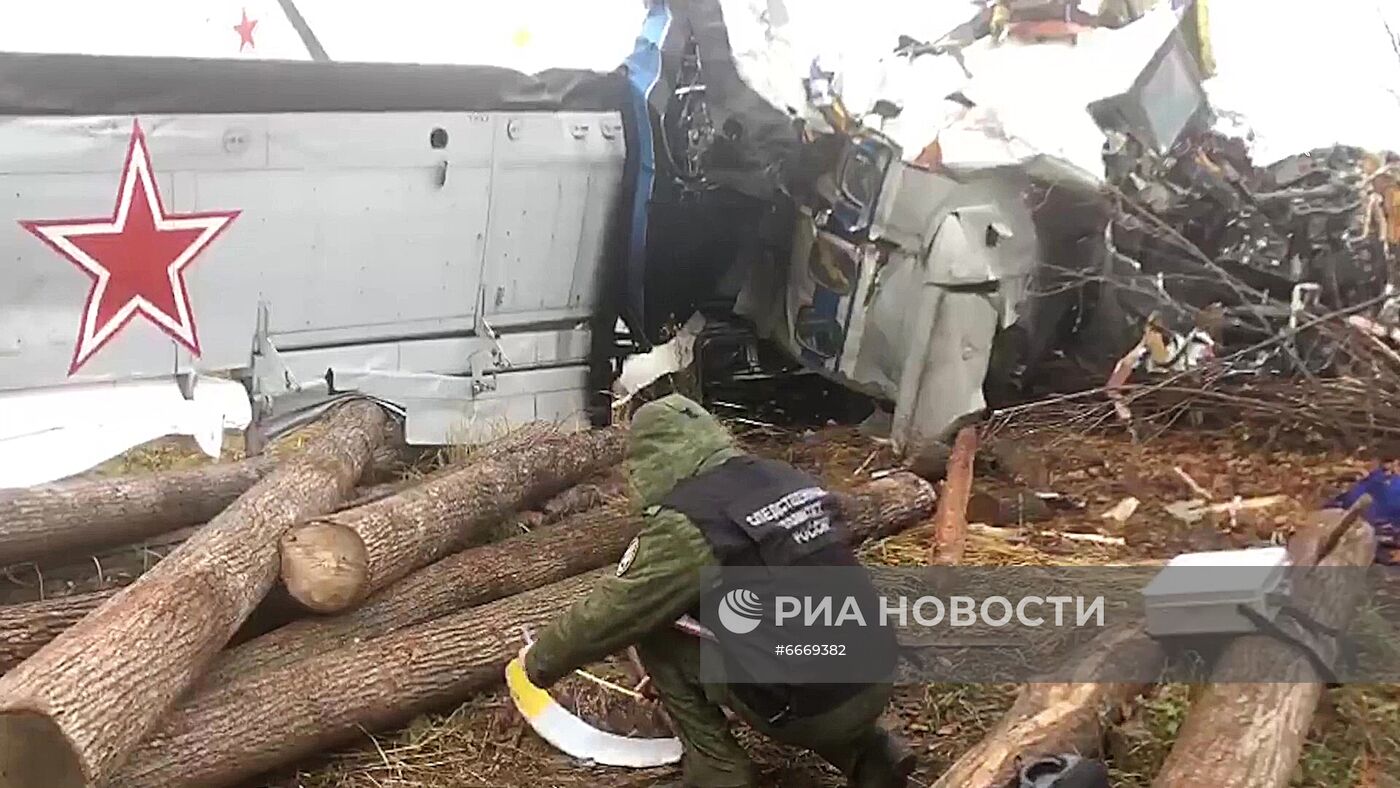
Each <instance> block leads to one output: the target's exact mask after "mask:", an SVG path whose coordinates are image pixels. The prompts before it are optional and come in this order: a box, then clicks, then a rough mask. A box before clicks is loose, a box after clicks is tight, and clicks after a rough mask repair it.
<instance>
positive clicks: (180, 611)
mask: <svg viewBox="0 0 1400 788" xmlns="http://www.w3.org/2000/svg"><path fill="white" fill-rule="evenodd" d="M323 421H324V423H323V424H322V425H318V428H319V427H324V429H318V433H319V434H317V435H316V436H315V437H313V438H312V439H311V440H309V441H308V442H307V443H306V444H305V445H304V446H303V447H302V448H301V449H300V451H299V452H297V453H292V454H289V455H288V454H284V455H280V456H278V457H276V458H260V459H252V460H246V461H242V462H238V463H229V464H225V465H218V466H211V467H209V468H206V469H202V470H191V471H179V472H164V473H154V474H151V475H149V476H147V477H132V478H124V479H117V480H107V481H102V480H84V481H74V482H61V483H57V484H54V485H46V486H44V487H41V488H34V489H30V490H23V491H12V492H7V493H4V494H3V497H0V555H4V556H7V557H9V558H12V559H15V560H23V561H30V560H36V561H39V562H43V561H49V560H57V561H59V562H60V563H59V564H57V565H49V564H42V563H41V564H40V565H41V566H42V567H43V568H46V569H47V570H48V577H49V579H50V582H51V583H52V582H53V578H54V577H55V576H61V575H63V573H64V571H65V570H64V569H63V566H64V564H62V563H61V562H63V561H68V562H72V565H73V566H74V567H76V566H77V565H78V564H79V563H80V562H81V561H83V560H85V558H80V556H84V553H86V554H87V555H88V556H91V555H95V554H98V553H99V552H100V551H102V550H108V549H110V548H111V547H112V546H113V545H115V544H118V543H121V542H123V540H124V541H125V543H126V544H127V545H128V549H129V550H130V551H131V555H139V556H140V559H139V561H134V560H133V559H132V558H131V555H128V556H126V557H124V558H123V557H121V554H120V553H111V554H105V553H104V554H103V555H104V559H103V560H105V561H106V565H107V566H109V567H114V566H117V565H120V566H122V567H123V571H122V572H120V573H116V572H109V573H108V574H112V575H115V576H119V577H120V578H121V579H119V580H117V581H116V582H110V583H108V584H105V585H104V587H100V588H97V589H95V590H91V591H86V592H82V593H74V594H70V595H66V596H57V597H45V598H35V599H30V600H26V601H23V602H21V603H18V604H10V605H0V673H2V674H3V675H0V787H3V788H31V787H38V786H42V787H43V788H68V787H69V786H123V788H125V787H127V786H133V787H134V786H162V787H163V788H168V787H170V786H221V785H235V784H238V783H239V782H240V781H243V780H246V779H248V778H250V777H253V776H255V775H257V774H258V773H260V772H262V771H265V770H267V769H269V768H273V767H276V766H279V765H283V764H286V763H288V762H291V761H294V760H295V759H297V758H300V757H304V756H306V755H309V754H313V753H316V752H318V751H321V750H324V749H325V748H327V747H332V746H335V745H338V744H342V743H345V742H347V741H349V740H353V739H354V738H355V737H357V736H359V735H362V733H361V732H362V731H363V730H367V729H368V730H373V729H379V728H384V727H386V726H390V725H394V724H397V723H401V722H403V721H405V720H406V719H408V718H409V717H411V716H413V715H414V714H417V713H419V712H421V711H423V710H425V709H429V708H440V707H442V706H444V705H446V704H451V703H455V702H461V701H463V700H466V699H467V698H469V697H470V696H471V695H472V694H474V693H478V692H481V691H484V690H489V689H492V688H494V687H496V686H498V685H499V684H500V683H501V682H502V679H503V668H504V666H505V664H506V662H507V661H508V660H509V659H510V658H511V657H512V656H513V655H514V654H515V653H516V651H517V650H518V649H519V648H520V646H521V645H522V644H521V643H520V640H519V638H520V635H519V632H520V627H521V626H529V627H534V628H539V627H542V626H544V625H546V624H547V623H548V622H549V620H550V619H551V618H553V617H554V616H556V615H557V614H558V613H559V612H561V611H562V610H563V609H564V608H565V607H567V606H568V605H569V604H570V603H571V602H572V601H573V600H575V599H577V598H579V597H580V596H582V595H583V594H585V593H587V590H588V588H589V587H590V586H591V584H592V583H593V582H594V580H595V579H596V577H597V575H598V572H599V571H600V570H601V571H606V570H604V569H603V567H606V566H609V565H611V564H614V563H616V562H617V561H618V560H619V558H620V557H621V555H622V553H623V552H624V551H625V550H626V547H627V544H628V542H629V541H630V540H631V539H632V538H633V537H634V536H635V535H636V534H637V532H638V531H639V529H640V527H641V521H640V519H639V517H638V515H636V514H635V513H634V512H633V511H632V509H631V507H630V506H629V504H628V502H627V500H626V497H625V492H624V490H625V485H624V483H623V481H622V479H621V476H620V474H619V473H618V472H617V471H616V470H615V469H616V468H617V467H618V466H620V465H621V460H622V457H623V453H624V444H625V439H626V433H625V430H624V429H622V428H616V427H615V428H607V429H596V430H586V431H581V432H577V433H572V434H565V433H562V432H560V431H559V430H557V429H555V428H553V427H551V426H549V425H529V426H527V427H526V428H525V429H523V430H517V431H514V432H512V433H510V434H508V435H506V436H504V437H502V438H500V439H498V440H497V441H495V442H493V443H491V444H488V445H487V446H486V447H485V450H481V451H476V452H474V453H472V454H471V455H469V456H468V457H466V458H462V459H459V460H458V461H457V462H455V463H452V464H450V465H449V466H448V467H446V468H443V469H441V470H439V471H437V472H434V473H432V474H430V475H428V476H427V477H424V478H421V479H416V480H402V481H396V482H387V483H386V482H384V480H383V479H382V477H381V478H376V477H377V476H379V475H378V474H376V473H375V472H374V468H375V467H376V465H377V460H376V457H377V456H379V455H382V454H383V453H384V450H385V447H384V445H383V443H384V441H385V436H386V434H388V431H386V429H385V424H386V422H388V421H389V419H388V418H387V416H386V414H385V413H384V412H383V411H382V410H381V409H380V408H379V407H378V406H376V405H374V404H372V403H370V402H367V401H351V402H348V403H345V404H342V405H341V406H340V407H339V408H337V409H336V410H334V411H332V412H331V413H329V414H328V415H327V416H326V417H325V419H324V420H323ZM357 484H358V485H361V486H359V487H357ZM843 492H844V493H846V494H845V495H843V500H842V506H843V509H844V510H845V511H846V512H847V513H848V516H849V518H850V519H851V521H852V524H853V526H854V527H853V529H852V533H853V536H854V538H855V539H857V540H858V541H864V540H867V539H873V538H879V537H882V536H885V535H889V534H892V533H896V532H898V531H900V530H903V529H906V528H909V527H911V526H913V525H917V524H919V523H921V522H923V521H925V520H926V519H927V518H928V517H929V516H930V515H931V514H932V512H933V507H934V495H933V489H932V487H930V486H929V485H928V483H926V482H924V481H923V480H921V479H919V478H918V477H916V476H913V475H912V474H907V473H896V474H893V475H890V476H887V477H885V478H883V479H880V480H879V481H876V482H872V483H869V484H867V485H865V486H863V487H861V488H857V489H855V490H849V491H843ZM75 506H76V507H79V508H77V509H74V508H73V507H75ZM83 511H88V512H91V513H93V516H94V517H98V518H101V519H100V522H101V523H103V525H102V526H101V527H95V528H87V529H85V528H83V527H82V526H83V523H84V522H85V521H84V519H83V518H82V516H81V513H82V512H83ZM58 512H66V514H64V515H63V516H61V517H60V516H58V515H57V514H56V513H58ZM46 519H53V521H54V522H55V528H54V529H53V531H52V533H49V532H47V531H46V530H45V529H44V527H43V523H44V522H45V521H46ZM94 522H96V521H94ZM11 528H12V530H11ZM503 533H504V534H505V537H504V538H500V537H501V536H502V534H503ZM152 539H154V540H158V541H159V542H160V544H161V545H162V549H160V550H151V551H150V552H149V554H146V553H143V552H141V550H140V549H139V547H138V546H139V545H144V544H146V543H147V542H148V541H149V540H152ZM5 550H8V551H9V552H4V551H5ZM109 555H110V557H107V556H109ZM36 571H38V570H36ZM279 598H280V599H281V600H283V601H284V602H285V601H286V600H288V599H290V600H295V601H296V602H297V603H298V604H299V606H300V609H301V612H300V614H299V616H298V617H296V619H295V620H292V621H290V622H288V623H285V624H283V625H281V626H277V627H275V628H271V629H270V630H269V631H265V632H258V631H249V630H248V627H249V626H250V620H251V619H254V618H256V617H257V616H256V614H255V610H257V612H259V613H260V612H262V610H261V608H260V607H259V606H260V605H262V606H263V607H266V606H268V605H270V604H272V603H273V602H274V601H275V600H277V599H279ZM327 613H330V615H327ZM241 628H242V629H241Z"/></svg>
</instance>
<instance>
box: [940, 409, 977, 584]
mask: <svg viewBox="0 0 1400 788" xmlns="http://www.w3.org/2000/svg"><path fill="white" fill-rule="evenodd" d="M976 458H977V428H976V427H963V428H962V429H961V430H958V436H957V438H956V439H954V441H953V452H952V454H950V455H949V457H948V474H947V477H946V480H945V481H944V482H943V494H942V495H941V496H940V499H939V501H938V513H937V514H936V515H934V520H933V522H934V528H933V532H934V543H933V547H932V549H930V550H929V563H930V564H934V565H942V566H956V565H957V564H960V563H962V558H963V553H964V552H965V551H966V549H967V501H968V498H969V496H971V495H972V464H973V461H974V460H975V459H976Z"/></svg>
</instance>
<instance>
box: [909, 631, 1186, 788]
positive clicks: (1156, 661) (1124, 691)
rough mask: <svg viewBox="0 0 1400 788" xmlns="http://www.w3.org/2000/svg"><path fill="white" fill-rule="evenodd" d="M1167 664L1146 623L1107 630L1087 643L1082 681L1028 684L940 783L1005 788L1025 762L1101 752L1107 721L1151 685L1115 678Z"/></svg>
mask: <svg viewBox="0 0 1400 788" xmlns="http://www.w3.org/2000/svg"><path fill="white" fill-rule="evenodd" d="M1165 663H1166V655H1165V653H1164V652H1163V651H1162V649H1161V647H1160V646H1158V645H1157V644H1156V642H1154V641H1153V640H1152V639H1151V638H1149V637H1147V635H1146V634H1145V633H1144V632H1143V630H1142V629H1141V628H1140V627H1125V628H1120V629H1112V630H1109V631H1107V632H1105V633H1104V634H1102V635H1100V636H1099V637H1097V638H1095V639H1094V640H1092V641H1090V642H1089V643H1088V644H1087V646H1086V648H1085V653H1084V656H1083V657H1082V658H1081V659H1080V660H1079V661H1078V664H1079V667H1078V674H1079V676H1082V677H1083V678H1082V680H1081V681H1076V682H1073V683H1067V682H1032V683H1030V684H1027V685H1025V686H1024V687H1023V688H1022V689H1021V692H1020V694H1019V695H1018V696H1017V697H1016V702H1015V703H1013V704H1012V706H1011V708H1010V710H1008V711H1007V712H1006V714H1005V716H1003V717H1002V718H1001V721H1000V722H998V723H997V724H996V726H995V727H993V728H992V729H991V730H990V731H988V732H987V735H986V736H985V737H983V739H982V741H980V742H978V743H977V744H976V745H974V746H973V747H972V748H971V749H969V750H967V751H966V752H964V753H963V755H962V757H960V758H958V760H957V761H956V762H954V763H953V765H952V766H951V767H949V768H948V770H947V771H946V772H944V773H943V776H942V777H940V778H938V781H937V782H936V783H934V788H1001V787H1002V786H1003V785H1006V784H1008V781H1010V780H1011V779H1012V778H1013V776H1014V775H1015V773H1016V769H1017V762H1018V761H1026V762H1030V761H1033V760H1035V759H1036V758H1038V757H1041V756H1044V755H1053V754H1058V753H1062V752H1076V753H1079V754H1081V755H1084V756H1087V757H1094V756H1096V755H1098V754H1099V751H1100V750H1101V748H1102V744H1103V736H1104V732H1105V731H1104V724H1105V722H1112V721H1114V720H1113V715H1114V714H1115V713H1117V712H1118V710H1120V709H1121V708H1122V707H1123V706H1124V705H1125V704H1127V703H1129V702H1131V701H1132V700H1133V699H1134V698H1136V697H1137V696H1138V695H1140V694H1141V693H1142V692H1143V691H1144V690H1145V689H1147V688H1148V687H1149V686H1150V685H1149V684H1145V683H1139V682H1122V681H1114V680H1113V678H1114V677H1121V676H1124V675H1151V674H1152V673H1155V672H1157V671H1159V670H1161V668H1162V666H1163V665H1165ZM1128 665H1131V666H1132V667H1131V668H1129V667H1125V666H1128Z"/></svg>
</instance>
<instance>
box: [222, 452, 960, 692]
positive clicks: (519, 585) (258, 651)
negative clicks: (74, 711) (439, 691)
mask: <svg viewBox="0 0 1400 788" xmlns="http://www.w3.org/2000/svg"><path fill="white" fill-rule="evenodd" d="M850 499H851V501H852V503H851V518H852V521H851V531H852V537H853V539H854V541H855V542H856V543H860V542H863V541H865V540H867V539H870V538H875V537H877V536H880V535H885V534H889V533H895V532H898V531H901V530H904V529H906V528H909V527H910V526H912V525H915V524H916V523H919V522H922V521H923V520H925V519H927V518H928V516H929V514H930V513H931V512H932V511H933V488H932V487H931V486H930V485H929V484H928V483H927V482H925V481H923V480H922V479H920V478H918V477H917V476H914V475H913V474H909V473H899V474H894V475H893V476H890V477H887V478H885V479H881V480H879V481H876V482H872V483H870V484H867V485H865V486H863V487H861V488H858V489H857V490H856V491H855V492H854V494H852V495H851V496H850ZM641 527H642V522H641V519H640V518H638V517H636V516H635V515H633V514H631V512H630V511H629V509H628V505H627V504H626V503H625V502H618V503H614V504H611V505H609V506H605V507H603V508H601V509H596V510H594V511H591V512H584V513H581V514H577V515H574V516H573V517H570V518H567V519H565V520H563V521H561V522H560V523H559V524H558V525H554V526H552V527H548V528H541V529H540V530H538V531H533V532H531V533H528V534H524V535H521V536H516V537H512V538H510V539H506V540H504V541H502V542H499V543H497V544H493V545H486V546H484V547H476V548H473V549H471V550H464V551H462V552H460V553H456V554H453V555H450V556H448V557H446V558H444V559H442V560H441V561H438V562H437V563H434V564H430V565H429V566H427V567H425V568H423V569H421V570H419V571H417V572H414V573H413V574H411V575H409V576H408V577H406V578H404V579H403V580H401V581H399V582H397V583H395V584H393V585H391V586H389V587H388V588H386V589H384V590H383V591H380V592H379V593H377V594H375V595H374V596H372V597H370V598H369V599H368V600H367V601H366V602H365V604H363V605H361V606H360V607H358V608H356V609H355V610H352V611H349V612H347V613H343V614H341V615H338V616H333V617H328V618H313V619H306V620H303V621H297V622H295V623H292V624H289V625H287V626H284V627H282V628H280V629H276V630H273V631H272V632H269V633H267V634H266V635H263V636H262V637H259V638H256V639H254V640H251V641H249V642H247V643H244V644H243V645H241V646H238V647H237V648H233V649H230V650H229V651H227V652H225V653H224V655H223V656H222V657H220V658H219V660H218V661H217V662H216V663H215V664H214V667H213V668H212V669H211V670H210V672H209V673H208V674H207V675H206V676H205V677H204V679H203V680H201V681H200V683H199V686H200V687H201V688H210V689H213V688H217V687H220V686H223V685H225V684H229V683H231V682H233V681H236V680H237V679H238V678H239V677H241V676H245V675H250V674H253V673H257V672H261V671H267V670H270V669H274V668H280V667H282V666H284V665H288V664H291V663H293V662H297V661H299V660H303V659H307V658H308V657H312V656H315V655H318V654H323V653H326V652H328V651H333V650H335V649H339V648H345V647H347V646H350V645H352V644H354V643H356V642H360V641H365V640H370V639H372V638H376V637H380V636H382V635H384V634H386V633H388V632H391V631H393V630H396V629H402V628H404V627H407V626H411V625H413V624H417V623H419V622H422V621H429V620H431V619H434V618H439V617H441V616H444V615H447V614H449V613H455V612H457V611H459V610H463V609H466V608H469V607H474V606H476V605H480V604H484V603H487V602H491V601H494V600H496V599H500V598H502V597H507V596H511V595H514V594H519V593H522V592H524V591H528V590H530V589H533V588H539V587H540V586H543V585H547V584H549V583H553V582H557V581H559V580H563V579H564V578H566V577H572V576H573V575H577V574H580V573H582V572H587V571H589V570H590V569H597V568H598V567H601V566H606V565H608V564H610V563H613V562H615V561H617V560H618V559H619V558H621V557H622V553H623V552H624V551H625V550H626V549H627V543H628V542H630V541H631V540H632V537H634V536H636V535H637V533H638V532H639V531H640V530H641ZM201 691H202V690H201Z"/></svg>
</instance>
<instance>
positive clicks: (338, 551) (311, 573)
mask: <svg viewBox="0 0 1400 788" xmlns="http://www.w3.org/2000/svg"><path fill="white" fill-rule="evenodd" d="M282 581H283V583H285V584H286V586H287V592H288V593H290V594H291V595H292V598H293V599H295V600H297V602H299V603H301V604H302V605H303V606H304V607H306V609H307V610H310V611H313V612H316V613H335V612H338V611H341V610H345V609H346V608H349V607H351V606H352V605H355V604H357V603H358V602H360V601H361V600H363V599H364V598H365V596H366V595H367V593H368V591H369V555H368V553H367V551H366V550H365V544H364V542H363V541H362V540H361V539H360V536H359V535H358V534H356V533H355V531H354V530H353V529H351V528H347V527H345V526H343V525H340V524H338V523H331V522H311V523H307V524H305V525H302V526H298V527H296V528H293V529H292V530H291V531H290V532H288V533H287V535H286V536H285V537H283V539H282Z"/></svg>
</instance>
